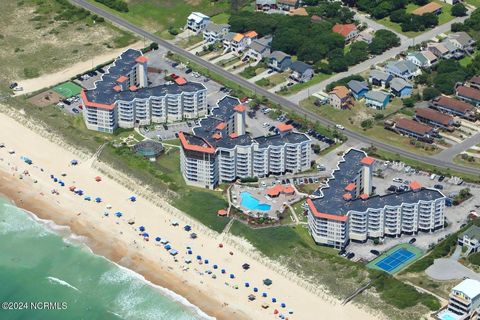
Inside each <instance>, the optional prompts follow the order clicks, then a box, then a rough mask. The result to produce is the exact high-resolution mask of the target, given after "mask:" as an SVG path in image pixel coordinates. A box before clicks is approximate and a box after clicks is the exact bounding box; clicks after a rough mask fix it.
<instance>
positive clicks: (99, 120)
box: [81, 49, 207, 133]
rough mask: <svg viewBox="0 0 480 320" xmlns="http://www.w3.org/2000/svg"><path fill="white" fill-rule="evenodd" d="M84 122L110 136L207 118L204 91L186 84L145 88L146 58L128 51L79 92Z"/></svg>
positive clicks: (138, 53)
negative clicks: (124, 130) (142, 127)
mask: <svg viewBox="0 0 480 320" xmlns="http://www.w3.org/2000/svg"><path fill="white" fill-rule="evenodd" d="M81 98H82V103H83V118H84V120H85V124H86V126H87V128H88V129H91V130H96V131H101V132H107V133H112V132H113V131H114V130H115V129H116V128H118V127H120V128H133V127H134V126H136V125H148V124H150V123H152V122H154V123H161V122H173V121H179V120H182V119H192V118H198V117H202V116H205V115H206V114H207V89H206V88H205V86H204V85H203V84H202V83H196V82H187V81H186V80H185V79H183V78H178V79H176V81H175V83H167V84H163V85H159V86H154V87H148V77H147V58H146V57H145V56H144V55H142V53H141V52H140V51H138V50H133V49H128V50H126V51H125V52H123V53H122V54H121V55H120V56H119V57H118V58H117V59H116V60H115V61H114V62H113V64H112V65H111V66H110V67H109V68H108V70H106V72H105V73H104V74H103V75H102V77H101V79H100V80H98V81H96V82H95V84H94V88H93V89H91V90H83V91H82V92H81Z"/></svg>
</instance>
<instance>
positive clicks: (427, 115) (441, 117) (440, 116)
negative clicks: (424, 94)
mask: <svg viewBox="0 0 480 320" xmlns="http://www.w3.org/2000/svg"><path fill="white" fill-rule="evenodd" d="M415 114H416V115H417V116H419V117H421V118H424V119H428V120H432V121H434V122H438V123H441V124H443V125H446V126H448V125H450V123H451V122H452V121H453V117H452V116H450V115H448V114H445V113H442V112H439V111H437V110H433V109H430V108H417V110H416V112H415Z"/></svg>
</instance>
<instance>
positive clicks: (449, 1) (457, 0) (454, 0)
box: [441, 0, 460, 6]
mask: <svg viewBox="0 0 480 320" xmlns="http://www.w3.org/2000/svg"><path fill="white" fill-rule="evenodd" d="M441 1H443V2H445V3H447V4H450V5H452V6H453V5H454V4H457V3H460V0H441Z"/></svg>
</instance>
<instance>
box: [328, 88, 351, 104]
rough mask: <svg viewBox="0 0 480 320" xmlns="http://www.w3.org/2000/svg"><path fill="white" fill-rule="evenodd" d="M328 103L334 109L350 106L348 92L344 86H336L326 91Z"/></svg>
mask: <svg viewBox="0 0 480 320" xmlns="http://www.w3.org/2000/svg"><path fill="white" fill-rule="evenodd" d="M328 99H329V102H330V105H331V106H332V107H334V108H336V109H347V108H349V107H350V106H351V101H350V92H349V91H348V88H347V87H345V86H336V87H335V88H333V89H332V91H330V92H329V93H328Z"/></svg>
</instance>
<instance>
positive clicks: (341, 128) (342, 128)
mask: <svg viewBox="0 0 480 320" xmlns="http://www.w3.org/2000/svg"><path fill="white" fill-rule="evenodd" d="M335 128H337V129H340V130H345V127H344V126H342V125H341V124H336V125H335Z"/></svg>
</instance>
